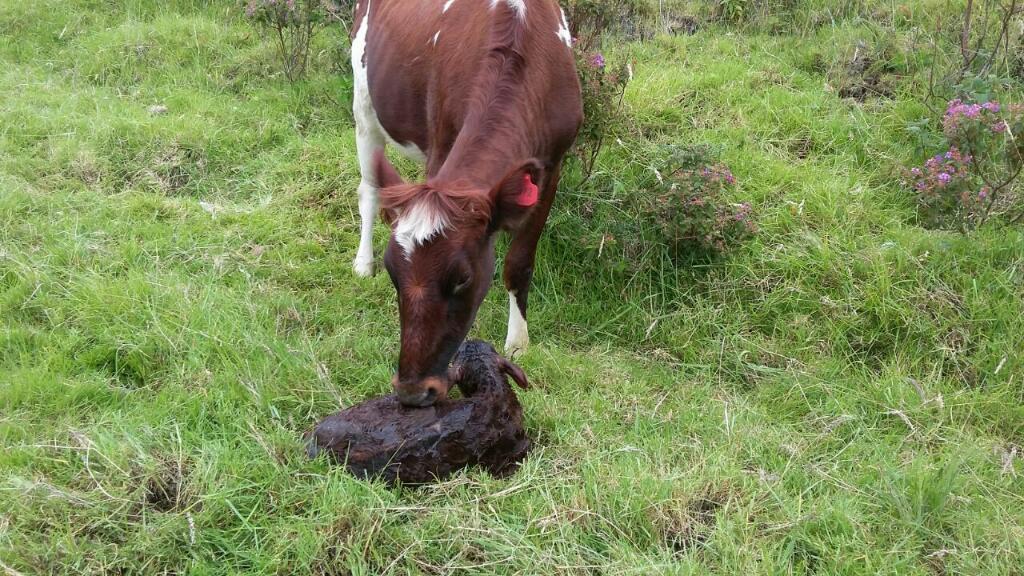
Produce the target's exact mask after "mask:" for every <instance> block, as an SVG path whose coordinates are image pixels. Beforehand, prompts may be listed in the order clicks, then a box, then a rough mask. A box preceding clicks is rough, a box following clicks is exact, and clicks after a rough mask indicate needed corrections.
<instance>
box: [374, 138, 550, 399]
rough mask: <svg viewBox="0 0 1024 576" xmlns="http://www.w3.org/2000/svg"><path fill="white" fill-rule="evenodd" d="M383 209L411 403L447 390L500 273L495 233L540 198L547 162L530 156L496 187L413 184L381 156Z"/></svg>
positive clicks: (398, 380) (400, 389) (403, 380)
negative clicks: (460, 353)
mask: <svg viewBox="0 0 1024 576" xmlns="http://www.w3.org/2000/svg"><path fill="white" fill-rule="evenodd" d="M376 168H377V179H378V183H379V184H380V187H381V189H380V199H381V207H382V209H383V211H384V217H385V220H386V221H388V222H389V223H390V224H391V241H390V242H389V243H388V247H387V251H386V252H385V254H384V266H385V267H386V268H387V271H388V275H389V276H390V277H391V282H392V283H393V284H394V285H395V290H397V291H398V315H399V321H400V323H401V328H402V330H401V335H400V337H401V347H400V350H399V355H398V373H397V374H395V377H394V381H393V385H394V388H395V392H396V394H397V395H398V398H399V400H400V401H401V402H402V403H403V404H406V405H408V406H429V405H431V404H433V403H434V402H435V401H436V400H437V399H438V398H443V397H444V396H446V395H447V393H448V389H449V388H450V385H451V378H450V377H449V375H448V365H449V363H451V360H452V357H453V356H454V355H455V353H456V352H457V351H458V348H459V345H460V344H461V343H462V341H463V340H465V338H466V335H467V334H468V333H469V329H470V327H471V326H472V325H473V320H474V318H475V317H476V313H477V309H478V308H479V307H480V303H481V302H482V301H483V299H484V296H486V294H487V291H488V289H489V288H490V286H491V281H492V280H493V278H494V237H495V232H497V231H498V230H501V229H503V228H509V227H512V226H515V225H516V224H517V223H518V222H521V221H522V220H523V219H524V218H525V217H526V216H527V215H528V214H529V213H530V211H531V210H532V209H533V208H534V206H536V205H537V203H538V202H539V192H538V188H537V185H536V184H535V183H536V182H540V181H541V180H540V179H541V176H542V175H541V170H542V169H541V165H540V164H539V163H538V162H537V161H535V160H530V161H527V162H524V163H523V165H522V166H521V167H519V168H516V169H515V170H512V171H511V172H510V173H509V174H508V175H507V176H506V177H505V178H504V179H503V180H502V181H501V182H499V183H498V184H497V185H496V186H494V187H493V188H492V189H490V190H487V189H479V188H474V187H472V186H468V185H465V184H462V183H459V182H454V183H441V182H437V183H434V182H431V183H429V184H406V183H405V182H403V181H402V179H401V177H400V176H399V175H398V173H397V172H396V171H395V169H394V167H392V166H391V164H390V163H388V161H387V159H386V158H385V157H384V155H383V154H380V153H378V155H377V158H376Z"/></svg>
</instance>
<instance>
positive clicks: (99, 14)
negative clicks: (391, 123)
mask: <svg viewBox="0 0 1024 576" xmlns="http://www.w3.org/2000/svg"><path fill="white" fill-rule="evenodd" d="M890 4H891V3H890V2H877V5H878V10H880V11H882V12H883V13H885V11H886V10H891V11H896V10H897V7H896V6H895V5H893V6H890ZM908 4H910V5H911V8H910V9H912V10H920V11H921V15H920V16H919V17H918V16H915V17H914V19H911V20H906V21H899V22H897V19H896V18H894V17H893V18H890V19H888V20H886V19H885V18H884V16H880V17H879V19H878V20H877V21H876V20H872V19H871V18H865V17H857V18H847V19H835V20H832V21H830V22H823V23H820V24H819V25H816V26H814V27H804V28H801V29H798V30H797V29H795V30H781V31H780V30H766V29H761V28H757V27H751V28H735V27H731V26H727V25H724V24H719V23H708V24H706V25H703V26H702V27H701V28H700V29H699V30H697V31H696V33H695V34H693V35H682V34H681V35H678V36H671V35H662V36H658V37H655V38H651V39H649V40H647V41H644V42H642V43H641V42H630V43H626V42H622V43H616V46H615V47H614V49H610V52H611V53H613V54H622V53H627V52H628V53H629V54H630V57H631V58H633V59H634V62H635V63H634V79H633V81H632V83H631V84H630V85H629V87H628V90H627V92H626V98H625V107H626V110H627V111H628V114H629V119H630V120H629V124H630V125H629V127H628V129H626V130H625V131H623V132H622V133H621V134H618V135H617V136H616V137H614V138H610V139H609V142H608V143H607V145H606V148H605V150H604V152H602V154H601V156H600V158H599V159H598V162H597V164H596V169H595V171H594V174H592V175H591V176H590V178H586V179H585V178H584V177H583V176H582V174H581V173H580V170H579V167H578V166H575V167H574V166H572V165H570V166H569V167H568V168H567V169H566V174H565V175H564V178H563V181H562V185H561V189H560V193H559V194H560V195H559V197H558V199H557V200H556V203H555V207H554V210H553V213H552V216H551V220H550V221H549V224H548V229H547V232H546V234H545V236H544V239H543V240H542V242H541V246H540V249H539V253H538V263H537V269H536V273H535V284H534V291H533V293H532V297H531V310H530V330H531V339H532V347H531V348H530V350H529V352H528V353H527V354H526V355H525V356H524V357H523V358H521V359H520V364H521V365H522V367H523V368H524V370H525V371H526V373H527V374H528V375H529V377H530V379H531V382H532V383H533V388H532V389H531V390H529V391H526V392H522V393H520V395H519V396H520V399H521V401H522V403H523V406H524V411H525V417H526V425H527V428H528V430H529V432H530V434H531V435H532V436H533V438H534V439H535V441H536V448H535V449H534V451H533V452H532V454H531V455H530V457H529V458H528V459H527V461H526V463H525V464H524V465H523V467H522V468H521V469H520V470H519V471H517V472H516V473H515V474H514V475H512V476H509V477H507V478H501V479H497V478H492V477H490V476H488V475H487V474H486V473H484V472H481V471H478V470H471V471H468V472H466V473H464V474H460V475H458V476H457V477H455V478H454V479H451V480H449V481H446V482H444V483H441V484H438V485H435V486H430V487H426V488H423V489H418V490H413V489H396V490H393V489H389V488H387V487H385V486H383V485H382V484H376V483H367V482H363V481H359V480H356V479H354V478H351V477H349V476H347V475H346V474H345V473H344V472H343V471H341V470H339V469H337V468H335V467H332V466H330V465H328V463H327V462H325V461H323V460H317V461H309V460H307V459H306V457H305V455H304V452H303V445H302V441H301V439H300V436H301V434H302V433H303V432H304V431H306V430H308V429H309V428H310V427H311V426H312V425H313V424H314V423H315V422H316V421H317V420H319V419H320V418H322V417H324V416H326V415H327V414H330V413H331V412H333V411H335V410H337V409H338V408H339V407H340V406H348V405H351V404H353V403H356V402H359V401H362V400H363V399H366V398H368V397H371V396H375V395H378V394H382V393H385V392H389V391H390V379H391V375H392V371H393V368H394V364H395V362H396V358H397V347H398V316H397V310H396V303H395V294H394V290H393V288H392V286H391V284H390V282H389V281H388V278H387V275H386V274H378V275H377V276H376V277H373V278H369V279H361V278H356V277H355V276H354V274H353V273H352V270H351V262H352V259H353V256H354V253H355V250H356V247H357V244H358V240H359V230H358V210H357V204H356V194H355V191H356V187H357V185H358V181H359V175H358V168H357V165H356V162H355V139H354V133H353V130H354V129H353V124H352V115H351V96H350V94H349V92H350V87H351V74H350V72H349V71H348V69H347V65H346V64H344V61H345V58H346V57H347V51H346V50H347V49H346V44H347V40H345V38H346V37H345V34H344V32H343V31H341V30H340V29H332V30H329V31H327V32H325V33H324V34H323V35H321V36H320V37H319V38H318V39H317V42H316V45H315V50H314V56H313V61H312V62H311V72H310V75H309V77H308V78H306V79H304V80H302V81H299V82H295V83H291V82H288V81H287V80H286V79H285V78H283V77H282V76H281V75H280V73H279V71H278V70H276V68H275V64H274V63H273V61H272V55H271V52H270V51H271V49H272V47H271V45H270V44H269V43H268V42H263V41H262V40H261V39H260V37H259V36H258V35H256V34H255V33H254V32H253V28H252V27H251V26H249V25H248V24H247V23H246V22H245V21H244V19H243V18H242V15H241V9H240V8H239V7H238V5H237V4H236V3H234V2H227V1H224V2H199V1H194V2H193V1H190V0H173V1H168V2H152V1H148V0H125V1H120V2H111V1H103V0H64V1H62V2H57V1H54V0H38V1H34V2H23V1H19V0H0V62H2V64H3V65H2V67H0V570H2V571H3V572H4V573H5V574H7V575H9V576H14V575H17V574H25V575H29V574H183V573H188V574H296V575H297V574H360V575H362V574H365V575H378V574H448V573H453V574H700V573H715V574H787V573H791V574H900V575H907V574H919V575H929V574H975V575H976V574H1004V575H1005V574H1020V573H1021V572H1020V571H1021V569H1022V568H1021V567H1022V566H1024V463H1022V462H1021V452H1022V451H1024V380H1022V379H1024V358H1022V356H1024V355H1022V351H1024V233H1022V230H1021V228H1020V227H1019V226H1017V227H1013V226H1000V225H991V226H985V227H982V228H981V229H980V230H978V231H975V232H972V233H970V234H960V233H956V232H945V231H939V230H929V229H926V228H924V227H922V226H920V225H919V223H918V221H917V216H916V208H915V205H914V201H913V198H912V196H911V195H910V194H909V193H908V192H907V191H906V190H905V189H904V188H903V187H902V185H901V184H900V182H899V178H898V171H897V168H898V167H899V166H901V165H904V164H907V163H911V162H916V161H917V160H919V159H920V152H919V151H917V149H916V148H915V146H916V141H915V140H914V138H913V136H912V134H911V132H910V131H908V129H907V126H908V125H909V124H910V123H913V122H916V121H918V120H919V119H920V118H922V117H925V116H927V115H928V112H927V110H926V109H925V108H924V106H923V105H922V104H921V103H920V98H919V95H920V93H921V90H922V89H923V88H922V74H923V72H922V69H921V68H920V67H918V66H917V64H916V63H915V62H917V61H916V60H915V59H916V58H918V57H919V53H917V52H915V51H914V50H913V47H912V41H913V38H914V37H915V34H917V33H918V29H917V27H916V24H915V23H916V22H920V21H926V20H927V18H928V14H929V13H928V12H926V11H925V7H931V8H934V7H935V6H937V5H939V4H940V3H937V2H909V3H908ZM918 4H920V5H921V6H918ZM904 8H905V7H904ZM859 43H860V44H862V45H865V46H869V47H873V46H880V45H883V44H884V45H886V46H889V48H887V50H889V51H888V52H887V54H889V56H888V57H889V58H890V59H891V60H892V62H893V64H892V66H893V68H892V70H893V72H892V75H893V77H894V80H893V82H894V84H893V86H892V89H891V90H887V91H886V92H887V93H886V94H884V95H881V96H877V97H869V98H861V99H855V98H844V97H842V96H841V95H840V94H839V91H840V90H839V85H838V84H837V82H838V81H839V79H837V78H838V76H837V73H839V72H842V70H843V65H844V64H843V63H844V62H846V61H848V60H849V59H850V58H851V54H853V52H854V51H855V50H856V49H857V48H856V47H857V46H858V45H860V44H859ZM1018 100H1019V99H1018ZM671 143H675V144H698V143H700V144H707V145H710V146H712V147H714V148H715V149H716V150H718V151H719V153H720V154H721V158H722V160H723V161H724V162H725V163H727V164H728V165H729V166H730V167H731V169H732V171H733V173H734V174H735V175H736V178H737V180H738V181H739V187H738V188H737V191H736V197H735V198H733V199H732V200H734V201H736V202H749V203H751V204H752V205H753V206H754V207H755V211H756V221H757V225H758V228H759V230H758V233H757V236H756V237H755V238H754V239H753V240H751V241H749V242H747V243H745V244H743V245H741V246H738V247H736V248H735V249H734V250H731V251H730V252H729V253H728V254H726V255H725V256H724V257H722V258H720V259H718V260H715V261H713V262H702V263H696V264H692V265H686V266H681V265H678V264H677V263H674V262H672V261H670V260H666V259H665V258H661V257H659V256H658V253H657V251H656V250H655V249H653V248H650V249H641V250H640V251H639V252H637V251H635V245H633V244H630V243H629V242H628V239H627V238H623V237H621V235H616V234H617V233H615V232H614V231H615V230H617V228H616V226H617V224H616V223H617V222H620V221H622V219H626V218H629V214H628V212H627V211H626V210H625V209H624V208H623V207H624V206H625V205H626V199H627V198H629V197H631V195H636V194H643V193H644V189H643V186H645V185H646V184H645V183H646V182H649V181H650V174H651V167H650V163H649V155H648V154H647V150H648V149H649V147H650V146H652V145H654V144H671ZM399 166H400V167H401V169H402V170H403V171H404V172H405V173H406V174H407V175H409V176H410V177H416V174H417V167H416V166H414V165H412V164H411V163H409V162H401V163H400V164H399ZM386 239H387V229H386V227H385V226H384V225H383V224H379V225H378V228H377V240H378V244H377V251H378V254H379V253H380V250H381V248H382V246H383V244H384V242H385V241H386ZM499 253H500V252H499ZM507 314H508V304H507V296H506V295H505V293H504V290H503V289H502V288H501V286H500V282H499V283H498V285H497V286H496V287H495V288H494V289H493V290H492V293H491V295H490V296H489V297H488V300H487V302H486V303H485V304H484V307H483V308H482V309H481V313H480V316H479V318H478V319H477V324H476V327H475V328H474V330H473V332H472V334H471V336H473V337H479V338H483V339H486V340H488V341H491V342H495V343H497V344H499V345H500V343H501V342H502V341H503V339H504V335H505V322H506V318H507Z"/></svg>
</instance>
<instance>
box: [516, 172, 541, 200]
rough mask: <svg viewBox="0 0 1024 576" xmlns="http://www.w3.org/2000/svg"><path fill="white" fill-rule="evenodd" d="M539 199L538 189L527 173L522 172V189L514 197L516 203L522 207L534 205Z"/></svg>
mask: <svg viewBox="0 0 1024 576" xmlns="http://www.w3.org/2000/svg"><path fill="white" fill-rule="evenodd" d="M539 199H540V189H539V188H537V185H536V184H534V183H533V179H532V178H530V175H529V174H523V190H522V192H520V193H519V196H517V197H516V204H517V205H519V206H522V207H523V208H529V207H530V206H535V205H536V204H537V200H539Z"/></svg>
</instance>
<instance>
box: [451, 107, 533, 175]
mask: <svg viewBox="0 0 1024 576" xmlns="http://www.w3.org/2000/svg"><path fill="white" fill-rule="evenodd" d="M503 124H505V123H503ZM487 125H488V129H476V130H474V129H473V127H470V126H467V127H466V128H465V129H464V130H463V131H462V132H460V133H459V136H458V137H457V138H456V140H455V144H454V146H452V150H451V152H450V153H449V154H448V157H447V158H446V159H445V162H444V164H443V165H442V166H441V169H440V170H439V171H438V173H437V179H438V180H440V181H442V182H443V181H451V180H463V181H467V182H468V183H470V184H472V185H474V186H476V187H479V188H482V189H486V190H490V189H491V188H492V187H493V186H495V185H497V184H498V183H499V182H500V181H501V179H502V178H504V177H505V176H506V175H507V174H508V173H509V172H510V171H512V170H513V169H515V168H517V167H518V166H520V165H521V164H522V163H523V162H524V161H525V160H527V159H528V156H527V155H528V154H529V148H528V146H526V141H527V138H526V133H525V129H524V128H518V129H517V128H515V127H513V126H512V125H511V122H508V123H507V124H505V126H503V127H500V128H494V127H493V126H494V125H493V124H491V123H487ZM506 126H507V127H506Z"/></svg>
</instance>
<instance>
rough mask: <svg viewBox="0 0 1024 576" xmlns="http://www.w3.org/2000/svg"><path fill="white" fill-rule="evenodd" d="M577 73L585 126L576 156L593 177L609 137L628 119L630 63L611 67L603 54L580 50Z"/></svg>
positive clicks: (577, 140)
mask: <svg viewBox="0 0 1024 576" xmlns="http://www.w3.org/2000/svg"><path fill="white" fill-rule="evenodd" d="M576 70H577V72H578V73H579V77H580V87H581V89H582V91H583V92H582V93H583V117H584V122H583V126H581V127H580V132H579V134H578V135H577V136H576V146H575V148H574V154H575V156H576V158H577V159H578V160H579V161H580V164H581V166H582V170H583V174H584V175H585V177H586V176H589V175H590V174H591V172H593V169H594V163H595V162H596V161H597V155H598V154H599V153H600V152H601V148H602V147H603V146H604V141H605V136H606V135H607V134H608V133H609V132H611V131H613V130H614V128H615V127H617V126H620V125H621V124H622V123H623V122H624V120H625V116H626V114H625V111H624V110H623V106H622V99H623V97H624V96H625V92H626V85H627V84H628V83H629V80H630V78H631V77H632V69H631V67H630V65H629V64H628V63H627V62H620V63H618V64H617V65H615V66H614V67H612V66H609V65H608V63H607V61H606V60H605V57H604V55H603V54H602V53H601V52H589V53H588V52H584V51H582V50H579V49H577V50H576Z"/></svg>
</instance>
